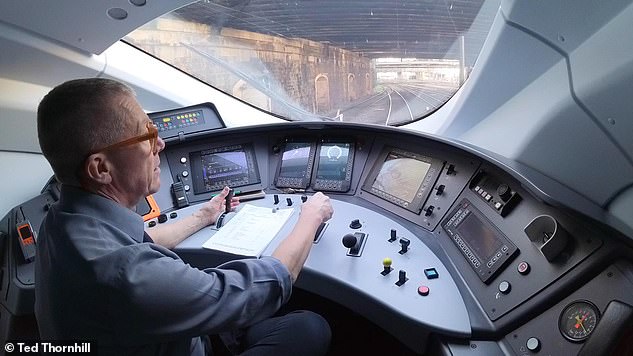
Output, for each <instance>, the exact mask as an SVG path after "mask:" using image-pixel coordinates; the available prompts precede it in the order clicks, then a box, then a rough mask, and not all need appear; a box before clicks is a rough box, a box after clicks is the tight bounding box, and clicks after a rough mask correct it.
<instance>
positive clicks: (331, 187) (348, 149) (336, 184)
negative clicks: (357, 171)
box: [312, 140, 354, 192]
mask: <svg viewBox="0 0 633 356" xmlns="http://www.w3.org/2000/svg"><path fill="white" fill-rule="evenodd" d="M353 164H354V144H353V143H351V142H345V141H331V140H323V141H322V142H321V143H320V144H319V159H318V161H317V168H316V175H315V179H314V183H313V185H312V188H314V190H326V191H333V192H347V191H348V190H349V188H350V186H351V180H352V168H353Z"/></svg>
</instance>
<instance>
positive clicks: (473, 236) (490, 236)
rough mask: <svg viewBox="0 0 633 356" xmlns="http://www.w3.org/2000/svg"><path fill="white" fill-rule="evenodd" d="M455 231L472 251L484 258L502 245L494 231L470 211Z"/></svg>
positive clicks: (488, 256)
mask: <svg viewBox="0 0 633 356" xmlns="http://www.w3.org/2000/svg"><path fill="white" fill-rule="evenodd" d="M457 231H458V232H459V235H460V236H461V237H462V239H464V241H466V243H467V244H468V245H469V246H470V248H471V249H472V250H473V252H475V254H476V255H477V256H478V257H479V258H482V259H484V260H488V259H489V258H490V256H492V255H494V254H495V253H496V252H497V251H498V250H499V249H500V248H501V246H503V242H502V241H501V240H499V239H498V238H497V235H496V234H495V232H494V231H492V230H491V229H490V228H489V227H488V226H486V225H485V224H483V223H482V222H481V221H479V219H477V217H476V216H475V215H473V214H472V213H471V214H468V216H467V217H466V218H465V219H464V221H462V222H461V223H460V224H459V226H458V227H457Z"/></svg>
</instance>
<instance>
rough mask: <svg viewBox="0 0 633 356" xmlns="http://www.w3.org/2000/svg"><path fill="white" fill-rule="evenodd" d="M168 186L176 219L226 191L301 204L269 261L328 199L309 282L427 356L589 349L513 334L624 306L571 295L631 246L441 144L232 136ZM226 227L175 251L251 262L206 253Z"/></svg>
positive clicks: (343, 129)
mask: <svg viewBox="0 0 633 356" xmlns="http://www.w3.org/2000/svg"><path fill="white" fill-rule="evenodd" d="M161 182H162V188H161V191H160V192H158V193H157V194H155V195H154V199H155V201H156V202H157V205H158V206H159V207H160V209H161V210H162V211H163V212H167V214H166V215H165V216H168V215H170V214H169V213H170V212H171V213H172V214H171V218H166V217H165V218H163V219H162V221H164V223H170V222H171V221H172V220H174V219H178V218H180V217H182V216H186V215H188V214H190V213H191V211H193V210H194V209H196V206H195V205H196V204H198V203H200V202H203V201H206V200H207V199H210V198H211V197H212V196H213V195H214V194H216V193H217V192H218V191H219V190H220V189H221V188H222V187H224V186H225V185H228V186H230V187H231V188H233V189H234V190H235V192H236V195H238V196H240V197H241V199H242V205H243V204H253V205H255V206H258V207H266V208H269V209H285V208H293V209H294V211H293V214H292V216H291V217H290V219H289V221H288V222H287V223H286V225H285V226H284V227H283V228H282V229H281V231H280V232H279V234H277V236H276V237H275V238H274V239H273V240H272V242H271V243H270V244H269V245H268V247H267V248H266V249H265V250H264V252H263V254H264V255H269V254H271V253H272V251H273V250H274V249H275V247H276V246H277V244H278V243H279V241H280V240H281V239H283V238H284V237H285V236H286V235H287V233H288V232H289V231H290V229H291V228H292V226H293V224H294V223H295V221H296V219H297V215H298V212H299V210H300V205H301V204H302V202H303V199H305V197H306V196H309V195H311V194H313V193H314V192H317V191H322V192H324V193H325V194H327V195H329V196H330V197H331V199H332V203H333V207H334V211H335V212H334V216H333V218H332V219H331V220H330V221H328V223H327V224H326V225H325V226H324V227H323V228H322V229H320V231H319V233H318V236H316V237H315V244H314V246H313V248H312V251H311V254H310V256H309V258H308V260H307V262H306V264H305V267H304V269H303V271H302V273H301V275H300V277H299V280H298V281H297V284H296V285H297V286H298V287H299V288H303V289H305V290H308V291H311V292H314V293H317V294H319V295H322V296H324V297H327V298H329V299H331V300H333V301H335V302H337V303H340V304H342V305H345V306H347V307H349V308H351V309H353V310H355V311H357V312H358V313H359V314H361V315H364V316H365V317H367V318H368V319H369V320H371V321H374V322H375V323H376V324H378V325H388V327H387V328H386V330H387V331H388V332H390V333H391V334H393V335H394V336H395V337H396V338H398V339H399V340H400V341H402V342H403V343H404V344H405V345H407V346H408V347H410V348H411V349H412V350H414V351H416V352H424V351H425V350H426V348H427V346H428V341H429V338H428V336H429V335H431V334H434V335H439V336H438V337H439V339H440V340H442V341H440V342H441V343H444V344H445V345H446V347H448V348H449V349H450V348H455V350H457V349H458V348H459V347H460V345H458V344H459V343H457V344H451V342H450V341H446V340H471V341H470V342H481V343H482V347H484V346H483V345H484V344H485V349H486V350H488V351H490V350H493V351H494V352H496V351H499V353H512V352H515V353H518V354H520V353H521V352H523V351H522V350H525V349H526V347H527V346H526V345H528V344H529V346H530V347H529V348H528V350H532V351H533V350H534V348H536V347H537V348H538V349H539V350H549V352H552V353H553V354H560V353H566V354H567V353H568V352H571V353H573V352H577V351H578V350H579V349H580V348H581V347H582V341H584V340H585V339H586V338H588V337H589V336H590V334H591V332H587V335H585V338H584V339H583V338H582V337H578V340H574V339H573V336H572V337H571V338H570V337H569V331H568V333H567V335H566V332H565V330H564V326H560V330H559V331H558V332H557V333H553V334H552V333H543V332H540V331H539V330H545V329H539V326H537V327H535V328H533V330H534V331H533V333H531V334H525V335H521V337H520V338H519V336H518V334H516V333H513V332H514V331H515V330H517V328H520V329H525V328H526V326H525V325H529V324H530V322H532V323H537V322H538V323H541V324H542V325H541V326H545V325H555V326H556V325H562V324H561V323H562V321H561V320H562V319H560V318H562V316H561V314H560V313H562V312H563V309H564V308H565V307H570V306H571V305H574V304H573V303H574V302H578V301H585V302H587V303H588V304H587V305H591V306H593V307H594V308H595V310H596V312H597V314H599V313H600V312H601V311H604V309H605V308H606V306H607V304H608V303H609V301H610V300H612V299H614V296H612V295H609V294H608V293H602V292H600V287H598V288H597V289H596V290H592V292H590V293H589V294H586V293H585V294H582V293H581V294H580V295H578V296H574V297H573V298H572V297H569V294H570V293H569V292H570V291H573V290H576V289H578V288H579V287H580V286H581V285H582V284H584V283H586V282H589V281H590V279H591V278H589V277H593V276H598V274H599V273H600V272H601V271H604V268H605V267H606V266H607V265H608V264H609V263H612V262H614V261H613V260H611V261H609V259H608V258H607V257H606V256H607V255H608V254H610V253H612V252H613V251H614V249H617V248H615V247H614V246H616V245H614V244H615V242H614V240H613V239H610V238H605V237H607V235H606V234H605V230H604V228H603V227H601V226H600V225H599V224H596V223H592V222H590V221H588V220H587V219H584V218H583V217H581V216H580V215H579V214H577V213H574V212H572V211H571V209H565V208H562V207H559V208H556V207H554V206H553V205H552V204H551V202H550V204H546V203H545V202H544V201H545V200H547V199H548V196H546V195H545V194H543V193H542V192H540V193H541V195H540V196H539V189H535V187H534V186H533V185H531V183H530V181H527V180H526V179H525V177H522V176H521V175H520V174H518V173H517V172H516V171H514V170H511V169H508V168H504V165H501V164H499V163H498V162H496V161H493V160H492V159H490V158H489V157H488V156H486V155H485V154H483V153H479V152H477V151H476V150H473V149H470V148H468V147H466V146H462V145H460V144H458V143H454V142H447V141H444V140H442V139H438V138H435V137H428V136H423V135H420V134H414V133H403V132H402V131H395V130H391V129H389V128H378V127H373V126H364V125H349V124H346V125H340V124H334V123H333V124H327V123H292V124H280V125H272V126H265V127H255V128H253V127H251V128H243V129H240V128H238V129H223V130H219V131H213V132H208V133H205V134H198V135H191V136H190V137H186V138H185V139H184V140H178V141H176V140H167V148H166V149H165V151H164V152H163V153H161ZM170 187H171V189H170ZM527 188H529V189H527ZM302 196H303V199H302ZM549 198H550V200H551V197H549ZM179 199H180V200H181V201H184V202H185V203H182V204H181V203H178V200H179ZM174 212H175V213H176V214H173V213H174ZM230 214H235V213H230ZM230 214H229V216H230ZM229 216H227V217H229ZM159 219H160V217H159V218H153V219H150V220H149V221H147V227H146V228H147V229H151V226H155V225H156V223H157V221H159ZM216 231H217V227H215V226H210V227H207V228H205V229H203V230H202V231H200V232H198V233H196V234H195V235H193V236H192V237H190V238H189V239H187V240H185V241H183V242H182V243H181V244H180V245H178V246H177V247H176V248H175V250H176V252H177V253H178V254H180V255H181V257H182V258H183V259H185V260H186V261H187V262H189V263H191V264H192V265H194V266H198V267H201V268H202V267H210V266H216V265H218V264H220V263H222V262H224V261H226V260H230V259H233V258H246V257H245V256H238V255H231V254H226V253H222V252H219V251H214V250H208V249H204V248H202V245H203V244H204V242H205V241H207V240H208V239H209V238H210V237H211V236H213V234H214V233H215V232H216ZM623 266H627V267H625V269H628V264H624V265H623ZM612 268H613V267H612ZM621 268H622V267H621ZM629 273H630V271H629ZM596 278H598V277H596ZM593 283H595V282H593ZM622 289H623V290H628V291H631V290H632V289H633V286H632V285H631V283H630V282H627V283H624V287H622ZM629 295H632V294H629ZM619 300H622V301H624V302H626V303H632V302H633V297H631V296H625V295H623V296H622V297H621V299H619ZM557 303H558V304H560V305H558V304H557ZM576 305H580V306H584V305H585V304H576ZM572 309H573V308H572ZM550 314H551V315H550ZM543 315H550V316H549V318H548V319H546V320H541V319H543V318H544V317H543ZM537 316H538V317H537ZM597 318H599V316H597ZM563 324H564V323H563ZM556 328H557V329H558V328H559V327H558V326H557V327H556ZM510 335H516V337H515V336H512V337H511V336H510ZM444 338H446V339H444ZM535 340H536V341H535ZM528 341H529V343H528ZM535 344H537V346H534V345H535ZM491 345H492V346H491ZM482 350H483V349H482ZM510 350H514V351H510Z"/></svg>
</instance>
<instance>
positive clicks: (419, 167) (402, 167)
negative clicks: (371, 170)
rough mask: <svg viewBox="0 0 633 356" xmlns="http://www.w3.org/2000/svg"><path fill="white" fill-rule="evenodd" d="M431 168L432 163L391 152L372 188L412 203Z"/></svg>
mask: <svg viewBox="0 0 633 356" xmlns="http://www.w3.org/2000/svg"><path fill="white" fill-rule="evenodd" d="M429 168H431V164H430V163H427V162H423V161H420V160H417V159H414V158H410V157H407V156H404V155H400V154H398V153H396V152H389V153H388V154H387V157H386V158H385V161H384V162H383V164H382V167H380V172H379V173H378V175H377V176H376V179H375V180H374V182H373V183H372V185H371V188H372V189H375V190H379V191H381V192H384V193H387V194H389V195H391V196H394V197H396V198H398V199H402V200H404V201H406V202H408V203H411V202H412V201H413V199H414V198H415V195H416V193H417V192H418V190H419V188H420V186H421V185H422V183H423V182H424V177H426V174H427V173H428V171H429Z"/></svg>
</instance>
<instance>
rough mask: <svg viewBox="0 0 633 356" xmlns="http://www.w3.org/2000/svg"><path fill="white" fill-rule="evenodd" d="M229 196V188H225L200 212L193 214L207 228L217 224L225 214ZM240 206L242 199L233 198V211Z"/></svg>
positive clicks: (204, 205)
mask: <svg viewBox="0 0 633 356" xmlns="http://www.w3.org/2000/svg"><path fill="white" fill-rule="evenodd" d="M228 194H229V187H224V189H222V191H221V192H220V194H218V195H216V196H214V197H213V198H211V200H209V201H208V202H206V203H204V204H203V205H202V207H201V208H200V210H198V211H196V212H195V213H193V215H194V216H196V217H197V218H199V219H201V220H202V221H203V222H204V223H205V226H206V225H211V224H213V223H215V222H216V220H218V217H219V216H220V214H222V213H223V212H224V204H225V203H224V201H225V199H226V196H227V195H228ZM238 205H240V198H236V197H233V199H231V210H233V209H235V207H237V206H238Z"/></svg>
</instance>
